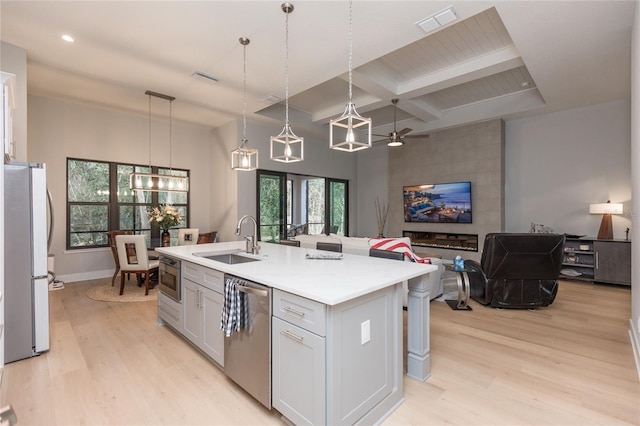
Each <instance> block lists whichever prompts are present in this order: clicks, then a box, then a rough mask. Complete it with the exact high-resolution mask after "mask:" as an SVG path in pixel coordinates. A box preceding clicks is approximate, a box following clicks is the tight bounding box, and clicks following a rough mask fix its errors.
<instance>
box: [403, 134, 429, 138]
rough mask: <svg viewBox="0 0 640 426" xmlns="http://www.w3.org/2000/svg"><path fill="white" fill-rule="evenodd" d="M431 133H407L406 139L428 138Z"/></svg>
mask: <svg viewBox="0 0 640 426" xmlns="http://www.w3.org/2000/svg"><path fill="white" fill-rule="evenodd" d="M428 137H429V135H428V134H427V135H407V136H405V137H404V139H427V138H428Z"/></svg>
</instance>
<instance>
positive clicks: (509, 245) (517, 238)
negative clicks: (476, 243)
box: [465, 233, 565, 309]
mask: <svg viewBox="0 0 640 426" xmlns="http://www.w3.org/2000/svg"><path fill="white" fill-rule="evenodd" d="M564 243H565V236H564V235H560V234H510V233H493V234H487V236H486V237H485V240H484V249H483V251H482V258H481V261H480V263H478V262H475V261H473V260H465V266H467V267H468V269H472V272H468V276H469V284H470V292H471V298H472V299H473V300H475V301H476V302H478V303H480V304H482V305H489V306H491V307H494V308H528V309H533V308H537V307H543V306H549V305H550V304H552V303H553V301H554V300H555V298H556V294H557V292H558V276H559V275H560V268H561V266H562V257H563V251H564Z"/></svg>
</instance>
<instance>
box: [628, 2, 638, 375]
mask: <svg viewBox="0 0 640 426" xmlns="http://www.w3.org/2000/svg"><path fill="white" fill-rule="evenodd" d="M631 76H632V77H631V168H632V182H635V185H633V208H632V210H631V211H632V215H631V220H632V221H633V225H632V226H631V233H632V239H631V253H632V262H631V319H630V321H629V322H630V324H629V332H630V335H631V340H632V342H633V343H634V346H633V348H634V351H635V358H636V368H637V370H638V376H640V223H639V221H638V217H640V184H639V182H640V5H638V3H637V2H636V8H635V16H634V20H633V30H632V35H631Z"/></svg>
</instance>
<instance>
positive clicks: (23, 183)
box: [3, 163, 49, 363]
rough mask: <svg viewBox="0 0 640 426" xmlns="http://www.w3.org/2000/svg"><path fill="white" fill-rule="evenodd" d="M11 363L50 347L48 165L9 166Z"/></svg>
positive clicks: (7, 260)
mask: <svg viewBox="0 0 640 426" xmlns="http://www.w3.org/2000/svg"><path fill="white" fill-rule="evenodd" d="M4 238H5V240H4V265H5V268H4V269H5V270H4V293H5V294H4V296H3V297H4V309H5V312H4V313H5V322H4V336H5V342H4V350H5V357H4V360H5V363H9V362H13V361H18V360H21V359H24V358H29V357H32V356H34V355H38V354H40V353H41V352H43V351H46V350H48V349H49V286H48V278H47V252H48V248H47V179H46V169H45V165H44V164H28V163H10V164H5V165H4Z"/></svg>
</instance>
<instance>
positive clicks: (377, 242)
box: [369, 238, 431, 263]
mask: <svg viewBox="0 0 640 426" xmlns="http://www.w3.org/2000/svg"><path fill="white" fill-rule="evenodd" d="M369 247H371V248H372V249H376V250H387V251H395V252H400V253H404V257H408V258H409V259H411V260H412V261H413V262H417V263H431V260H430V259H423V258H421V257H418V256H416V254H415V253H414V252H413V250H411V246H410V245H409V244H407V243H406V242H404V241H402V240H398V239H396V238H370V239H369Z"/></svg>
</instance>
